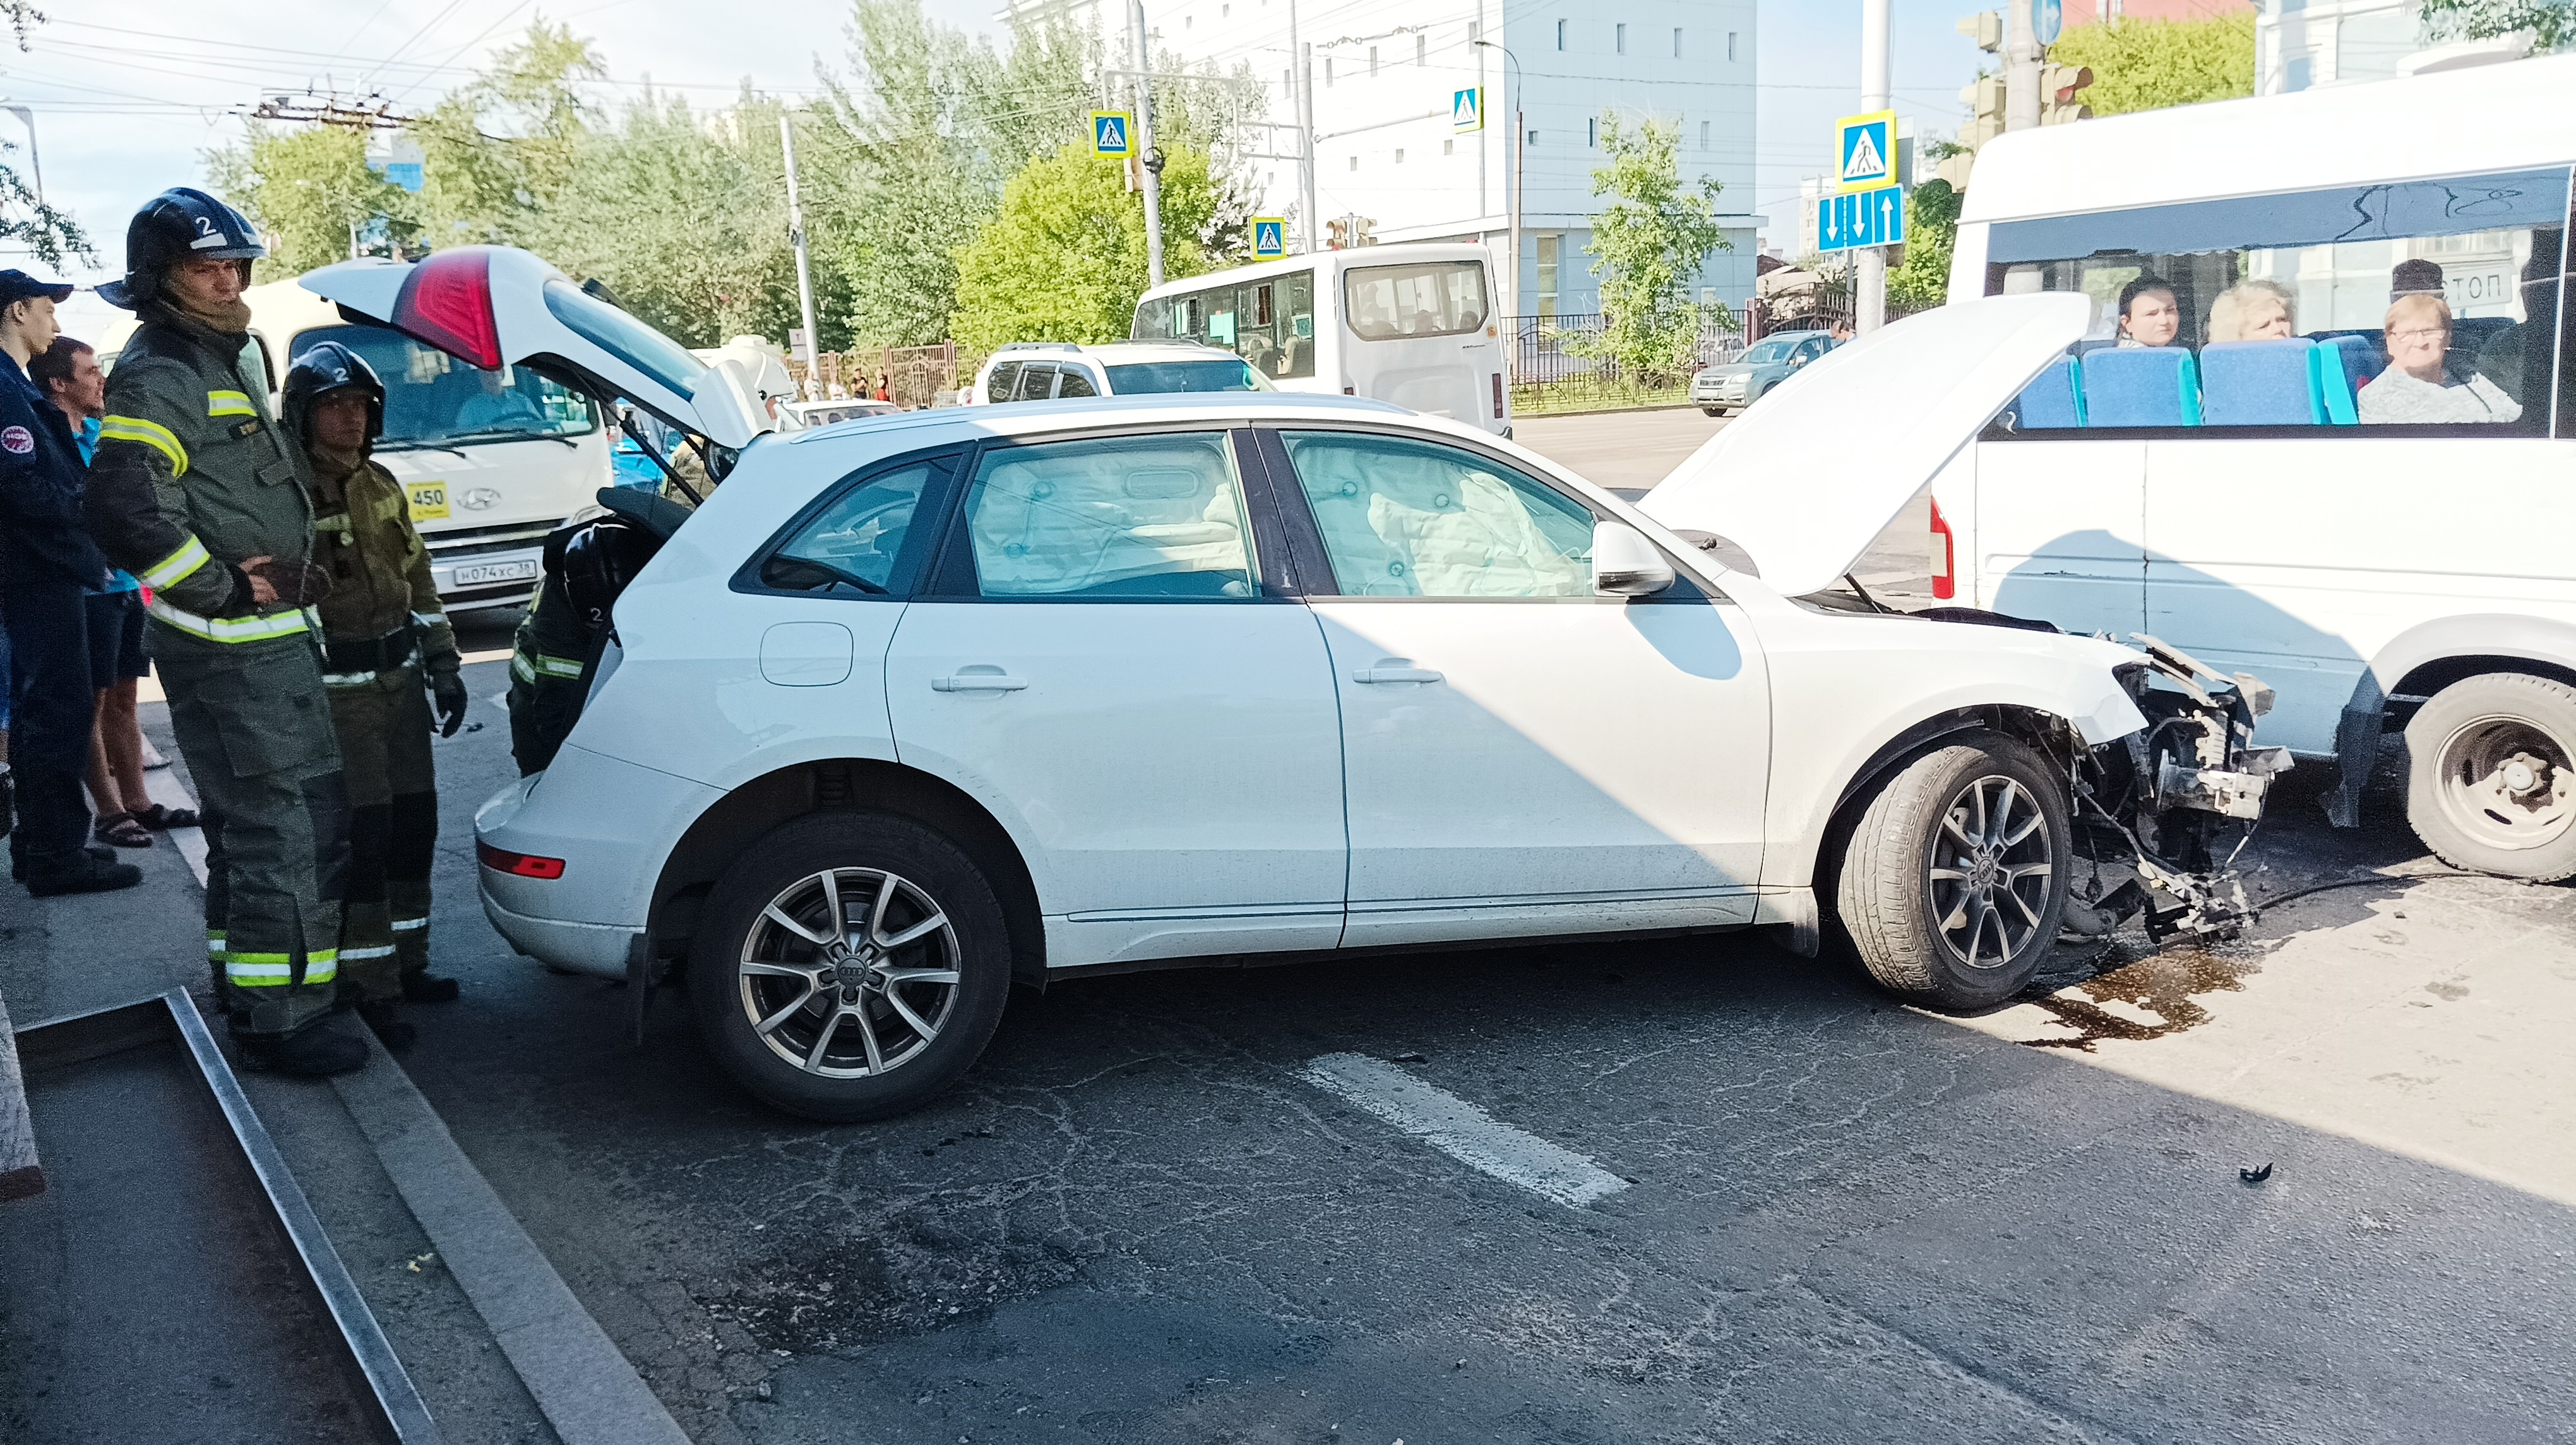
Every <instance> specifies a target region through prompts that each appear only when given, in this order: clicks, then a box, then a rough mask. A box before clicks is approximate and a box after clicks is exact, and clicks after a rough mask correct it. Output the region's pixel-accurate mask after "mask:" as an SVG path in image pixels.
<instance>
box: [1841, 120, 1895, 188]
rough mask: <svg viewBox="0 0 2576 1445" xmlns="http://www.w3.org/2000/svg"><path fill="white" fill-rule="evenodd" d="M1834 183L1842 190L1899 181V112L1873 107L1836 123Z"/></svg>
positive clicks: (1882, 185) (1878, 185) (1876, 186)
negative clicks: (1897, 178) (1873, 108)
mask: <svg viewBox="0 0 2576 1445" xmlns="http://www.w3.org/2000/svg"><path fill="white" fill-rule="evenodd" d="M1834 162H1835V168H1834V182H1835V187H1836V189H1838V190H1842V191H1874V190H1878V189H1880V188H1881V187H1884V186H1892V185H1895V184H1896V112H1895V111H1892V110H1873V111H1871V112H1869V113H1868V114H1866V115H1847V116H1844V117H1843V118H1842V119H1840V120H1838V121H1835V122H1834Z"/></svg>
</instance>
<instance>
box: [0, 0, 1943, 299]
mask: <svg viewBox="0 0 2576 1445" xmlns="http://www.w3.org/2000/svg"><path fill="white" fill-rule="evenodd" d="M1515 3H1517V0H1515ZM1148 5H1149V11H1148V13H1149V14H1150V13H1151V12H1150V5H1151V0H1148ZM926 6H927V8H928V10H929V11H930V13H931V14H932V15H933V16H934V17H936V18H938V19H940V20H943V21H946V22H947V23H950V24H954V25H961V26H965V27H968V28H970V29H975V30H979V31H983V32H986V33H991V34H993V35H995V36H996V38H998V37H999V35H1000V30H1001V28H1000V26H999V25H998V23H997V22H996V21H995V19H994V16H995V14H996V12H997V11H998V10H999V9H1000V0H926ZM1972 6H1973V0H1895V4H1894V10H1895V22H1894V24H1895V43H1894V46H1893V51H1892V53H1893V56H1894V62H1893V68H1894V83H1895V86H1896V107H1897V110H1898V111H1899V112H1900V114H1902V115H1904V116H1906V117H1908V118H1909V119H1911V120H1912V121H1913V122H1914V123H1915V125H1916V127H1917V128H1918V133H1920V132H1921V131H1924V130H1929V131H1939V132H1947V131H1951V130H1955V129H1956V128H1957V126H1958V124H1959V123H1960V120H1961V119H1962V118H1963V116H1964V110H1963V108H1962V107H1961V105H1960V103H1959V99H1958V90H1959V87H1961V86H1963V85H1965V84H1967V83H1968V82H1969V81H1970V80H1972V79H1973V78H1974V77H1975V75H1976V71H1977V66H1978V62H1980V61H1981V60H1983V59H1985V57H1984V56H1983V55H1982V53H1980V52H1979V51H1978V50H1977V49H1976V48H1975V47H1974V46H1973V45H1971V44H1970V43H1969V42H1968V41H1966V40H1964V39H1962V38H1961V37H1960V36H1959V35H1958V34H1957V32H1956V31H1955V29H1954V28H1953V26H1954V23H1955V21H1956V20H1957V19H1958V17H1960V16H1962V15H1965V14H1967V13H1969V11H1970V9H1971V8H1972ZM44 8H45V9H46V11H47V13H48V14H49V15H50V16H51V17H52V18H51V19H49V20H48V21H47V22H46V23H45V24H44V25H42V26H39V27H37V29H36V30H35V31H34V32H33V33H32V34H31V36H30V37H29V40H28V48H27V49H26V50H24V51H21V52H14V53H12V52H5V51H0V103H6V104H9V105H15V106H26V107H29V108H31V110H32V111H33V113H34V118H35V132H36V144H37V147H38V150H37V159H38V160H39V161H40V162H41V165H42V170H43V173H44V183H45V194H46V197H47V199H48V200H50V201H51V202H52V203H53V204H54V205H56V206H57V207H61V208H64V209H67V210H68V211H70V212H71V214H72V215H73V217H74V218H75V219H76V220H78V221H79V222H80V223H81V224H82V225H83V226H84V227H85V228H86V229H87V230H88V231H89V233H90V236H91V239H92V241H93V243H94V244H95V245H96V246H97V247H98V250H99V252H100V257H101V260H102V262H103V263H105V265H106V266H107V267H109V268H115V267H117V266H118V265H119V264H120V263H121V259H122V255H123V251H124V230H125V222H126V219H127V217H129V216H131V215H132V214H133V213H134V210H135V208H136V207H137V206H139V205H141V204H142V203H143V202H144V201H145V200H148V199H149V198H150V197H151V196H153V195H154V194H155V193H157V192H159V191H160V190H162V189H163V188H164V187H167V186H171V185H178V184H193V183H200V182H202V181H203V179H204V164H203V160H202V156H203V153H204V152H205V151H206V150H208V149H210V148H212V147H216V146H220V145H223V144H225V143H226V142H228V141H231V140H234V139H237V138H238V137H239V136H240V134H241V129H242V119H241V115H242V112H243V111H245V110H246V109H248V108H249V107H250V106H253V105H256V104H257V103H258V102H259V101H260V99H261V98H262V97H263V96H266V95H272V94H279V93H287V94H299V93H302V92H305V91H306V90H308V89H312V90H319V91H324V92H335V91H336V92H337V93H339V94H341V95H344V96H359V95H365V94H368V93H370V92H381V93H382V94H383V95H384V96H386V97H388V98H389V99H390V100H391V101H392V102H393V104H394V106H395V107H396V109H397V111H417V110H420V109H425V108H426V107H427V106H428V105H430V104H431V103H432V102H434V101H435V99H436V98H437V97H438V96H439V95H440V94H441V93H442V92H444V91H445V90H446V89H448V88H449V87H451V86H453V85H455V84H458V83H459V82H461V81H463V80H464V79H465V78H467V77H468V76H469V75H470V74H471V73H472V71H473V70H474V68H475V67H476V66H477V65H478V64H479V63H480V62H481V61H482V60H483V59H484V57H485V56H487V55H488V54H489V53H490V52H491V51H492V50H493V49H494V48H495V47H497V46H499V45H502V44H505V43H507V42H508V41H509V40H510V39H512V38H513V37H515V36H516V35H517V34H519V33H520V32H521V31H523V30H524V29H525V28H526V26H527V25H528V23H529V22H530V21H531V20H532V19H534V18H536V17H537V16H538V15H539V14H543V15H545V16H546V17H547V18H549V19H554V20H560V21H563V22H566V23H568V24H570V25H571V26H572V27H573V29H574V31H575V32H576V33H577V34H581V35H585V36H588V37H590V38H591V39H593V40H594V41H595V42H596V43H597V45H598V48H599V51H600V53H601V54H602V55H603V56H604V57H605V59H606V61H607V63H608V67H609V72H610V85H611V86H612V87H613V88H614V89H616V90H617V91H619V92H621V93H626V94H632V93H635V92H636V91H638V90H640V89H641V88H642V86H643V85H644V84H645V82H646V80H647V79H648V78H649V79H650V81H651V82H652V83H653V84H654V85H655V86H657V87H659V88H662V89H666V90H669V89H676V90H681V91H682V92H683V93H686V94H688V95H690V96H692V97H693V98H703V99H705V100H706V101H708V102H709V103H711V104H721V103H722V102H724V101H725V100H727V99H729V98H730V97H731V96H732V95H733V94H734V93H735V92H736V90H737V89H738V88H739V87H740V85H741V84H742V83H743V81H744V80H745V79H748V80H749V81H750V82H751V83H752V84H753V85H755V86H757V87H759V88H760V89H762V90H764V91H767V92H769V93H771V94H775V95H782V96H792V95H800V94H808V93H811V92H812V91H813V90H814V89H815V66H816V64H817V63H818V61H819V62H821V63H824V64H829V65H833V66H835V67H838V66H841V65H843V64H844V59H843V57H844V56H845V55H846V54H847V51H848V16H849V9H848V4H847V0H763V3H761V4H759V5H758V6H756V7H743V8H741V9H730V8H720V7H715V6H710V5H708V4H706V3H704V0H555V3H554V4H552V5H549V6H547V7H545V8H543V9H542V10H541V9H540V8H539V7H538V5H537V4H536V3H535V0H264V3H262V4H259V5H257V6H244V7H239V8H231V7H221V6H215V5H209V4H206V3H204V0H99V3H92V4H86V5H78V6H72V5H49V6H46V7H44ZM235 16H240V17H243V18H241V19H234V18H233V17H235ZM711 16H712V17H716V18H712V19H711V18H710V17H711ZM252 17H255V18H252ZM736 17H747V18H748V20H747V23H746V21H745V20H743V19H737V18H736ZM1756 32H1757V36H1758V41H1757V52H1756V53H1757V58H1758V62H1759V72H1758V80H1757V84H1759V85H1760V86H1761V87H1762V90H1761V94H1760V96H1759V98H1758V105H1757V120H1756V124H1757V126H1758V127H1759V131H1760V134H1759V135H1758V136H1757V137H1756V144H1757V152H1758V154H1759V156H1760V158H1761V159H1760V161H1759V162H1758V168H1757V170H1756V172H1755V176H1754V200H1753V209H1755V210H1758V211H1762V212H1765V213H1767V214H1768V215H1769V216H1770V217H1771V222H1770V224H1769V225H1768V226H1767V227H1766V228H1765V232H1764V234H1765V235H1766V236H1767V237H1768V238H1769V241H1770V244H1771V245H1773V246H1774V247H1779V248H1783V249H1792V250H1794V249H1795V244H1796V235H1797V224H1796V220H1795V211H1796V207H1795V204H1794V203H1795V201H1796V198H1797V193H1798V181H1799V178H1800V177H1801V176H1805V175H1811V174H1816V173H1818V172H1821V171H1822V170H1823V169H1824V168H1825V166H1826V163H1827V162H1826V156H1827V153H1828V151H1829V150H1830V128H1831V125H1832V122H1833V120H1834V118H1835V117H1836V116H1839V115H1844V114H1848V113H1849V112H1851V111H1853V110H1856V109H1858V101H1859V85H1860V3H1859V0H1761V8H1760V12H1759V17H1758V19H1757V22H1756ZM0 140H5V141H7V142H9V143H11V144H13V145H16V146H17V147H18V149H17V150H16V151H14V152H12V153H11V155H10V157H9V158H10V160H11V161H12V163H18V164H22V163H23V162H24V161H25V160H26V152H25V143H26V141H27V134H26V131H25V128H24V127H23V126H22V125H21V124H20V122H19V120H18V119H17V118H16V117H15V116H12V115H8V114H5V113H0ZM1741 204H1742V201H1741V200H1740V198H1736V197H1729V198H1727V206H1728V208H1729V209H1732V208H1734V207H1735V206H1738V205H1741ZM0 264H5V265H20V266H24V265H28V264H29V262H28V260H27V259H26V258H25V256H24V255H23V253H22V254H19V255H14V256H12V255H5V254H0ZM112 274H113V270H112V269H110V270H107V271H94V270H91V269H88V268H84V267H79V266H74V267H72V268H70V274H69V275H68V276H67V277H66V279H69V280H72V281H74V282H76V283H80V284H84V285H86V284H91V283H94V282H96V281H99V280H103V279H107V277H108V276H109V275H112ZM112 314H114V313H112V312H109V311H108V310H107V309H106V307H105V305H104V303H102V302H99V301H98V300H97V299H96V298H95V297H92V296H90V295H88V294H86V293H84V294H82V295H80V296H77V297H75V298H74V300H73V302H72V303H71V304H70V305H69V306H68V307H67V308H66V314H65V319H66V322H67V325H68V326H69V328H70V329H72V330H73V333H74V334H75V335H77V334H79V331H78V327H79V326H80V325H83V324H87V325H90V326H92V327H93V329H95V328H96V325H97V322H98V321H99V320H102V319H104V318H106V317H107V316H110V315H112Z"/></svg>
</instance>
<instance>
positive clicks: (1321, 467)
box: [1280, 432, 1596, 598]
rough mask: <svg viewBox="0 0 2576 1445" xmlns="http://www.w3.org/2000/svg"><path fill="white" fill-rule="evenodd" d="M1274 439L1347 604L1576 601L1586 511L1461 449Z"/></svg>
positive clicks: (1586, 542)
mask: <svg viewBox="0 0 2576 1445" xmlns="http://www.w3.org/2000/svg"><path fill="white" fill-rule="evenodd" d="M1280 440H1281V441H1282V442H1283V443H1284V444H1285V445H1286V446H1287V449H1288V458H1289V461H1290V463H1291V464H1292V465H1293V466H1294V467H1295V469H1296V472H1297V481H1298V484H1299V486H1301V487H1302V488H1304V490H1305V495H1306V501H1307V504H1308V506H1309V507H1310V508H1311V509H1312V510H1313V512H1314V517H1315V526H1316V529H1317V530H1318V531H1319V532H1320V533H1321V534H1322V536H1323V543H1324V553H1325V555H1326V557H1327V558H1328V559H1329V560H1330V561H1331V563H1332V567H1333V576H1334V580H1335V582H1336V584H1337V587H1336V590H1337V591H1338V592H1339V594H1340V595H1342V596H1345V597H1505V598H1508V597H1583V598H1589V597H1591V596H1592V595H1593V591H1592V526H1593V523H1594V521H1595V520H1596V518H1595V517H1594V515H1593V513H1592V509H1591V508H1589V507H1587V506H1585V505H1583V504H1582V503H1580V502H1577V501H1575V500H1574V499H1572V498H1570V497H1568V496H1566V495H1564V494H1563V493H1561V492H1559V491H1557V490H1556V489H1555V488H1553V487H1550V486H1547V485H1546V484H1544V483H1542V482H1539V481H1537V480H1536V479H1534V478H1531V477H1528V476H1525V475H1523V474H1522V473H1520V472H1518V471H1516V470H1514V469H1512V468H1510V467H1507V466H1504V465H1503V464H1501V463H1499V462H1496V461H1493V460H1491V459H1490V458H1487V457H1484V456H1481V455H1479V454H1477V453H1475V452H1471V451H1467V450H1465V449H1463V448H1459V447H1451V446H1444V445H1441V444H1439V443H1437V442H1425V441H1415V440H1411V439H1409V438H1401V437H1384V436H1371V435H1367V434H1364V433H1357V432H1284V433H1282V434H1281V437H1280Z"/></svg>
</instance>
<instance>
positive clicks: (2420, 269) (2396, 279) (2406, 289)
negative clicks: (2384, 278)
mask: <svg viewBox="0 0 2576 1445" xmlns="http://www.w3.org/2000/svg"><path fill="white" fill-rule="evenodd" d="M2442 294H2443V289H2442V263H2441V262H2439V261H2428V260H2425V259H2424V258H2423V257H2421V256H2417V257H2415V258H2414V259H2413V260H2409V261H2400V262H2398V263H2397V264H2396V265H2395V266H2392V267H2390V268H2389V271H2388V299H2389V300H2391V301H2394V300H2396V299H2397V298H2398V297H2400V296H2440V295H2442Z"/></svg>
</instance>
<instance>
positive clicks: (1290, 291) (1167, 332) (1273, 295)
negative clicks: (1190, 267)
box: [1128, 271, 1315, 380]
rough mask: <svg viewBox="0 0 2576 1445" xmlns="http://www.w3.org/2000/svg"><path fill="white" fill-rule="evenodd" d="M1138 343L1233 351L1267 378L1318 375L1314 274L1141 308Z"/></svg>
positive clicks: (1133, 330) (1135, 332) (1134, 332)
mask: <svg viewBox="0 0 2576 1445" xmlns="http://www.w3.org/2000/svg"><path fill="white" fill-rule="evenodd" d="M1128 334H1129V335H1130V336H1131V337H1133V338H1134V339H1136V340H1138V341H1195V342H1197V343H1199V344H1200V345H1202V346H1213V347H1216V348H1218V349H1220V350H1224V351H1231V352H1233V353H1234V354H1235V355H1237V356H1240V357H1242V358H1243V359H1244V360H1245V361H1248V362H1250V363H1251V364H1252V365H1253V367H1254V368H1255V369H1257V370H1259V371H1260V373H1261V374H1262V375H1263V376H1265V377H1270V378H1274V379H1282V380H1284V379H1288V378H1293V377H1301V376H1313V375H1314V374H1315V273H1314V272H1312V271H1294V272H1290V273H1289V274H1288V275H1285V276H1274V277H1271V278H1270V279H1268V280H1264V281H1245V282H1234V283H1229V284H1226V285H1221V286H1211V287H1208V288H1207V289H1205V290H1201V291H1191V292H1184V293H1182V294H1180V295H1177V296H1164V297H1154V298H1150V299H1148V300H1144V301H1140V302H1138V303H1137V304H1136V322H1135V324H1134V325H1133V326H1131V327H1130V328H1128Z"/></svg>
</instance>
